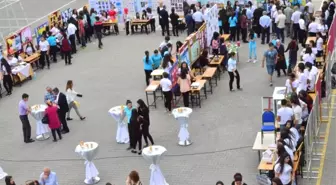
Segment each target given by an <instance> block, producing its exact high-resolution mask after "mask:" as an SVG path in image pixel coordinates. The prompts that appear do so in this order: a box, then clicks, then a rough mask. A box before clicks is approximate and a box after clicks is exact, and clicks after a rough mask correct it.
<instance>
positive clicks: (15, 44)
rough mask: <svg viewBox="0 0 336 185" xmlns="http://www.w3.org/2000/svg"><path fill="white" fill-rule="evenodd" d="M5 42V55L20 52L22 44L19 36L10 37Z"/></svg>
mask: <svg viewBox="0 0 336 185" xmlns="http://www.w3.org/2000/svg"><path fill="white" fill-rule="evenodd" d="M5 40H6V45H7V54H10V53H16V52H21V50H22V43H21V35H20V34H14V35H10V36H8V37H7V38H6V39H5Z"/></svg>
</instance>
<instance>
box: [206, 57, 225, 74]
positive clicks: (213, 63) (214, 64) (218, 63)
mask: <svg viewBox="0 0 336 185" xmlns="http://www.w3.org/2000/svg"><path fill="white" fill-rule="evenodd" d="M223 60H224V55H218V57H217V58H216V57H214V58H213V59H212V60H211V62H210V63H209V66H211V67H216V68H217V76H218V80H220V66H221V64H222V62H223Z"/></svg>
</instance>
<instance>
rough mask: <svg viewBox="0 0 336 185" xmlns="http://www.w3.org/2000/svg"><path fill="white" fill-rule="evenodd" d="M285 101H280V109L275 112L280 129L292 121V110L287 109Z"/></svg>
mask: <svg viewBox="0 0 336 185" xmlns="http://www.w3.org/2000/svg"><path fill="white" fill-rule="evenodd" d="M287 105H288V102H287V100H286V99H283V100H281V108H280V109H279V110H278V111H277V121H278V123H279V125H280V129H284V128H285V127H286V123H287V121H291V120H293V116H294V112H293V109H291V108H289V107H288V106H287Z"/></svg>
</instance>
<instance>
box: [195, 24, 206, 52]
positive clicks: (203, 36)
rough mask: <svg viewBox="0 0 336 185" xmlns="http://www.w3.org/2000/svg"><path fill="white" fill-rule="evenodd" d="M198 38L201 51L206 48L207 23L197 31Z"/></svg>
mask: <svg viewBox="0 0 336 185" xmlns="http://www.w3.org/2000/svg"><path fill="white" fill-rule="evenodd" d="M196 39H197V40H198V42H199V45H200V53H202V52H203V50H204V49H205V48H206V24H203V25H202V26H201V27H200V28H199V29H198V31H197V32H196Z"/></svg>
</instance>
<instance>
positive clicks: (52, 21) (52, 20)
mask: <svg viewBox="0 0 336 185" xmlns="http://www.w3.org/2000/svg"><path fill="white" fill-rule="evenodd" d="M48 23H49V28H51V27H53V26H54V25H56V24H59V25H61V24H62V16H61V11H59V10H58V11H55V12H53V13H52V14H50V15H48Z"/></svg>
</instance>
